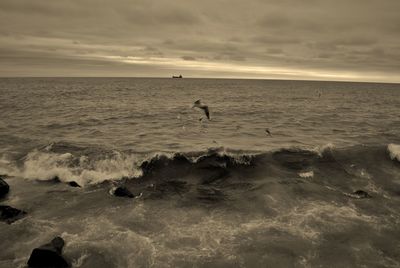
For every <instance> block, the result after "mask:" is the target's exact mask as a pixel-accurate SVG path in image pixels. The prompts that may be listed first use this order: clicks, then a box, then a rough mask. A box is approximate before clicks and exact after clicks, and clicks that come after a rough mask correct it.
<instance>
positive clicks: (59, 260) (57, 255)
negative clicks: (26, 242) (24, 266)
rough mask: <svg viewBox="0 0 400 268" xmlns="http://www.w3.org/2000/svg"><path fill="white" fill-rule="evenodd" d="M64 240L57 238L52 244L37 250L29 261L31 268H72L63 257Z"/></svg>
mask: <svg viewBox="0 0 400 268" xmlns="http://www.w3.org/2000/svg"><path fill="white" fill-rule="evenodd" d="M64 244H65V243H64V240H63V239H62V238H61V237H58V236H57V237H55V238H54V239H53V240H51V242H50V243H48V244H45V245H42V246H40V247H38V248H35V249H34V250H33V251H32V253H31V256H30V257H29V260H28V266H29V267H71V265H70V264H69V263H68V262H67V261H66V260H65V259H64V257H63V256H62V249H63V247H64Z"/></svg>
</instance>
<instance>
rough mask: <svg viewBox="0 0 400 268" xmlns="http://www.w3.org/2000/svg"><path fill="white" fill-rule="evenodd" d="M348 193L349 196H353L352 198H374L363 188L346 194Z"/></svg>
mask: <svg viewBox="0 0 400 268" xmlns="http://www.w3.org/2000/svg"><path fill="white" fill-rule="evenodd" d="M346 195H347V196H349V197H352V198H357V199H362V198H372V196H371V195H370V194H369V193H367V192H365V191H363V190H357V191H354V192H352V193H351V194H346Z"/></svg>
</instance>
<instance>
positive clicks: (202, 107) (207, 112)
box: [192, 100, 210, 120]
mask: <svg viewBox="0 0 400 268" xmlns="http://www.w3.org/2000/svg"><path fill="white" fill-rule="evenodd" d="M192 108H200V109H202V110H203V111H204V113H205V114H206V116H207V118H208V120H210V111H209V110H208V106H207V105H204V104H202V103H201V102H200V100H197V101H195V102H194V104H193V107H192Z"/></svg>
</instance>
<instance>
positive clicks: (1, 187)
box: [0, 178, 10, 198]
mask: <svg viewBox="0 0 400 268" xmlns="http://www.w3.org/2000/svg"><path fill="white" fill-rule="evenodd" d="M9 191H10V186H8V184H7V182H5V181H4V180H3V179H2V178H0V198H3V197H5V196H6V194H7V193H8V192H9Z"/></svg>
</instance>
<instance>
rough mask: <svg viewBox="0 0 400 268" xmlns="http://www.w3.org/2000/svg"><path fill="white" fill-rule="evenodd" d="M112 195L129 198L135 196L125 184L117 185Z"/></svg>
mask: <svg viewBox="0 0 400 268" xmlns="http://www.w3.org/2000/svg"><path fill="white" fill-rule="evenodd" d="M113 195H115V196H119V197H129V198H134V197H135V196H134V195H133V194H132V193H131V191H129V190H128V188H126V187H125V186H119V187H117V188H115V190H114V192H113Z"/></svg>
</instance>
